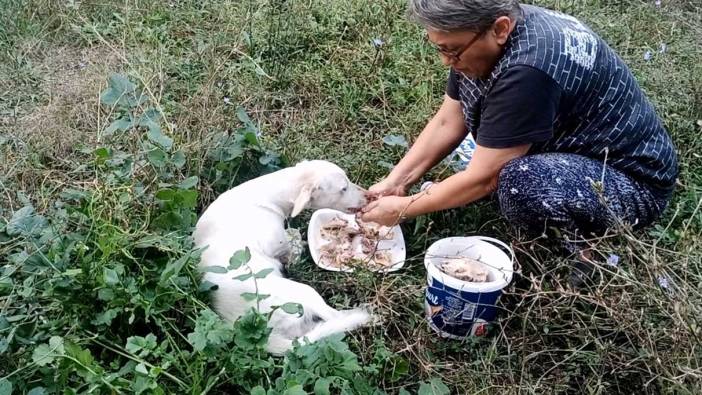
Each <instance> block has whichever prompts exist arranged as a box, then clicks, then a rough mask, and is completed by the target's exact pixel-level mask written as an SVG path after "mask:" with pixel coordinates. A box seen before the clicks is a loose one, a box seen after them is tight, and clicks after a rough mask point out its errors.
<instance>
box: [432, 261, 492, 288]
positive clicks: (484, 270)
mask: <svg viewBox="0 0 702 395" xmlns="http://www.w3.org/2000/svg"><path fill="white" fill-rule="evenodd" d="M439 268H440V269H441V271H443V272H444V273H446V274H448V275H449V276H451V277H454V278H457V279H459V280H463V281H470V282H474V283H484V282H486V281H488V274H489V273H490V269H489V268H488V266H487V265H486V264H484V263H482V262H480V261H479V260H477V259H473V258H468V257H456V258H450V259H447V260H446V261H444V262H443V263H441V265H440V266H439Z"/></svg>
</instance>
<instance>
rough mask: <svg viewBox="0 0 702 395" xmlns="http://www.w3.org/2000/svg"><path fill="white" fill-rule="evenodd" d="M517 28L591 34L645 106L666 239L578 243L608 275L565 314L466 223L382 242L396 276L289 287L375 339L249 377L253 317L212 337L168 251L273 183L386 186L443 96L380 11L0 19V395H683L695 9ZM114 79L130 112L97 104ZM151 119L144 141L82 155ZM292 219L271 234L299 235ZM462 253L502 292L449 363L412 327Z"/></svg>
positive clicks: (695, 195) (687, 364)
mask: <svg viewBox="0 0 702 395" xmlns="http://www.w3.org/2000/svg"><path fill="white" fill-rule="evenodd" d="M536 3H537V4H540V5H543V6H547V7H550V8H554V9H558V10H562V11H565V12H567V13H570V14H572V15H575V16H577V17H579V18H581V19H582V20H584V21H586V22H587V23H588V24H589V25H590V26H592V27H593V28H594V30H596V31H597V32H598V33H600V34H601V35H602V36H603V37H604V38H605V39H606V40H607V41H608V42H609V43H610V44H611V45H612V46H613V47H614V48H615V49H616V50H617V51H618V52H619V53H620V55H621V56H622V57H623V58H624V59H625V61H626V62H627V63H628V64H629V65H631V67H632V69H633V71H634V73H635V75H636V76H637V78H638V79H639V81H640V83H641V85H642V86H643V88H644V90H645V91H646V92H647V94H648V96H649V97H650V99H651V100H652V101H653V102H654V104H655V106H656V108H657V111H658V112H659V114H660V115H661V117H662V119H663V120H664V122H665V125H666V127H667V129H668V130H669V131H670V133H671V134H672V136H673V138H674V140H675V143H676V145H677V147H678V150H679V156H680V162H681V175H680V180H679V186H678V188H677V191H676V195H675V198H674V200H673V202H672V203H671V205H670V207H669V208H668V210H667V211H666V214H665V216H664V218H662V219H661V220H660V221H659V222H658V224H657V225H655V226H654V227H651V228H648V229H645V230H643V231H640V232H631V231H630V230H627V229H622V230H621V232H619V233H618V234H614V233H613V234H611V235H606V236H604V237H601V238H598V239H593V240H591V243H592V245H593V248H594V249H595V250H596V252H597V254H598V255H599V257H600V258H601V260H602V262H605V260H606V259H607V258H608V257H609V256H610V255H618V256H619V257H620V261H619V265H618V266H617V267H612V266H609V265H606V264H602V266H601V267H600V271H601V282H600V283H599V284H598V285H597V287H596V289H595V290H594V291H592V292H589V293H575V292H572V291H570V290H569V289H567V288H566V287H565V282H564V280H563V275H564V274H565V273H566V272H567V268H568V264H569V263H568V261H567V259H565V258H563V257H561V256H560V255H559V254H558V253H557V252H556V251H551V250H550V249H549V247H548V246H547V243H545V242H544V241H543V240H536V241H534V240H525V239H524V238H523V237H522V236H521V235H519V234H515V233H514V232H513V231H512V230H511V229H510V228H509V227H508V226H507V224H505V223H504V222H503V221H502V220H501V219H500V218H499V215H498V213H497V212H496V210H495V207H494V205H493V204H492V203H491V202H489V201H486V202H481V203H478V204H476V205H473V206H471V207H468V208H463V209H458V210H451V211H447V212H441V213H436V214H433V215H430V216H425V217H421V218H419V219H417V220H415V221H410V222H408V223H406V224H405V225H403V226H404V228H403V230H404V233H405V236H406V240H407V243H408V246H409V248H408V256H409V257H410V259H409V260H408V262H407V264H406V266H405V268H404V269H403V270H402V271H400V272H398V273H394V274H390V275H386V276H378V275H374V274H371V273H363V272H361V273H356V274H353V275H346V274H337V273H328V272H321V271H319V270H317V269H316V267H315V266H314V264H313V263H312V262H311V259H310V258H309V254H307V253H305V254H303V257H302V259H301V261H300V262H298V263H297V264H296V265H295V266H293V267H292V276H293V277H294V278H296V279H298V280H300V281H303V282H305V283H308V284H310V285H312V286H313V287H315V288H316V289H317V290H319V291H320V292H321V293H322V294H323V295H324V297H325V298H326V299H327V300H328V301H329V303H330V304H332V305H333V306H336V307H339V308H341V307H349V306H355V305H357V304H359V303H369V304H370V305H371V306H373V308H374V309H375V310H376V311H377V312H378V313H379V314H380V315H381V316H382V317H383V324H382V325H376V326H372V327H370V328H366V329H363V330H360V331H357V332H354V333H352V334H350V335H349V336H347V337H346V339H345V340H344V341H343V342H342V341H341V340H338V339H332V340H330V341H328V342H322V343H320V344H319V345H316V346H314V347H309V346H308V347H301V348H299V349H297V350H296V351H295V352H294V353H293V354H291V355H289V356H288V357H286V358H285V359H273V358H270V357H268V356H267V355H266V354H265V353H263V352H262V351H261V344H262V343H261V342H262V340H261V339H265V332H266V331H265V317H261V316H257V315H250V316H247V319H246V320H241V321H240V322H238V323H237V324H236V326H235V327H232V326H231V325H227V324H225V323H223V322H221V321H219V320H218V319H217V318H216V317H215V316H212V315H211V314H209V313H208V311H209V310H208V308H207V292H206V289H202V288H201V287H200V286H199V278H198V274H197V272H196V270H195V269H194V268H195V262H196V260H197V256H196V253H193V252H192V251H191V244H190V241H189V239H188V237H187V236H188V234H189V226H191V224H192V220H193V218H194V217H193V216H194V215H196V213H199V212H200V211H201V210H202V208H203V207H204V206H206V205H207V203H208V202H210V201H212V200H213V199H214V198H215V197H216V196H217V194H219V193H221V192H222V191H224V190H226V189H227V188H229V187H231V186H232V185H235V184H236V183H238V182H241V181H242V180H245V179H247V178H249V177H253V176H255V175H257V174H261V173H262V172H265V171H269V170H271V169H273V168H275V166H277V165H282V163H294V162H296V161H298V160H301V159H305V158H315V159H317V158H318V159H329V160H332V161H334V162H336V163H338V164H339V165H341V166H342V167H344V168H345V169H347V171H348V173H349V174H350V175H351V177H352V179H354V180H356V181H357V182H358V183H360V184H361V185H364V186H369V185H370V184H372V183H373V182H375V181H376V180H378V179H379V178H380V177H382V176H383V175H384V174H385V173H386V172H387V171H388V169H387V166H388V163H394V162H395V161H396V160H397V159H398V158H400V157H401V155H402V154H403V151H404V148H403V147H401V146H388V145H386V144H384V143H383V138H384V137H385V136H388V135H399V136H404V137H405V138H406V139H407V140H408V141H412V138H413V136H416V134H417V133H418V132H419V131H420V130H421V128H422V126H423V125H424V123H425V122H426V121H427V119H428V117H429V116H431V114H432V113H433V111H435V109H436V108H437V105H438V104H439V102H440V99H441V96H442V93H443V90H444V86H445V77H446V70H445V69H444V68H442V66H441V65H440V63H439V59H438V58H437V56H436V55H435V54H434V53H432V52H431V51H430V49H429V48H428V47H427V46H425V45H424V44H423V39H422V31H421V29H420V28H419V27H417V26H414V25H412V24H410V23H408V22H407V21H406V20H405V19H404V14H403V10H404V2H403V1H400V0H381V1H376V2H370V3H369V2H365V1H359V0H349V1H339V0H324V1H318V2H311V1H299V0H297V1H276V0H271V1H268V2H263V1H262V2H258V1H253V0H242V1H236V2H207V1H205V2H195V1H178V2H175V1H173V2H147V1H140V0H137V1H132V2H123V3H110V2H107V3H104V2H92V1H89V2H53V1H48V0H33V1H19V0H4V1H2V4H0V5H1V8H2V9H3V13H2V14H1V15H0V60H1V61H0V81H1V83H0V196H2V199H0V393H8V391H7V389H8V388H10V387H11V388H12V389H13V390H14V391H15V393H25V392H28V391H30V390H34V392H33V393H35V394H36V393H42V392H41V390H42V389H43V390H44V391H46V392H50V393H54V392H64V393H83V392H113V393H122V392H127V393H130V392H137V393H141V392H147V393H152V392H153V393H203V392H211V393H246V392H250V391H253V393H265V392H260V391H262V390H263V388H265V389H271V391H270V392H269V393H271V394H273V393H283V392H285V391H288V392H287V393H303V392H304V391H307V392H316V393H325V392H324V388H325V385H327V384H328V385H330V386H331V388H332V391H331V392H334V393H337V392H339V391H348V393H373V391H376V392H375V393H379V391H385V392H387V393H400V392H401V391H403V390H406V391H409V392H410V393H415V392H419V393H432V392H433V393H437V394H438V393H449V392H450V393H457V394H458V393H460V394H463V393H583V392H584V393H607V394H609V393H670V394H695V393H699V392H700V391H701V390H702V350H701V349H700V347H701V343H700V337H701V336H702V329H700V326H701V325H700V318H699V317H700V316H702V310H701V309H700V306H702V297H701V295H702V288H701V287H700V284H702V275H701V274H700V273H701V272H702V257H701V254H700V247H701V245H700V240H702V238H701V236H702V211H700V202H702V162H701V160H700V155H699V152H700V150H701V148H702V147H701V146H700V144H701V143H700V140H699V139H698V138H697V136H698V135H699V133H700V132H702V122H701V121H700V120H702V51H701V48H702V42H700V39H699V37H700V35H701V34H702V9H701V8H700V6H699V5H698V4H696V2H694V1H692V0H669V1H665V0H664V1H663V2H662V5H661V6H660V7H657V6H656V5H655V3H654V2H653V1H641V0H622V1H616V2H613V1H602V0H582V1H580V0H572V1H559V0H540V1H537V2H536ZM376 38H380V39H382V41H383V44H382V45H381V46H374V45H373V44H372V40H373V39H376ZM661 44H665V45H666V49H665V51H664V52H661V50H660V49H661ZM646 51H651V53H652V55H653V56H652V58H651V59H650V60H644V54H645V53H646ZM112 73H122V74H123V75H125V76H127V78H128V79H129V80H130V81H131V82H133V83H134V84H135V86H136V87H135V90H134V94H135V98H139V97H143V99H142V101H143V102H141V103H139V104H135V105H120V104H119V103H112V104H111V105H110V104H105V100H103V101H102V102H101V100H100V94H101V92H103V91H104V90H105V89H106V88H108V87H110V89H114V88H115V86H114V82H113V83H112V85H109V86H108V78H109V76H110V75H111V74H112ZM108 102H109V101H108ZM239 108H241V109H243V110H244V112H245V113H246V114H248V117H250V120H249V119H247V118H246V117H245V116H244V115H243V113H242V111H241V110H238V109H239ZM149 110H151V111H152V112H149ZM154 113H156V114H160V117H157V118H156V117H154V118H155V123H156V127H153V125H151V126H148V125H146V124H145V125H144V126H139V127H135V128H127V129H128V130H126V131H117V132H116V133H114V134H112V135H110V134H109V133H106V131H107V130H108V128H109V126H110V125H111V124H112V123H113V122H114V121H115V120H119V119H125V120H127V119H129V116H132V117H134V118H139V119H142V118H140V117H143V116H145V114H154ZM147 118H148V116H147ZM149 119H150V118H149ZM151 128H153V130H152V134H150V135H147V133H146V130H147V129H148V130H151ZM257 131H258V132H260V137H259V138H258V139H255V138H253V137H252V136H253V135H255V133H256V132H257ZM245 136H248V139H246V137H245ZM164 137H165V138H166V140H164ZM167 138H171V139H172V140H173V142H172V143H171V144H168V141H167ZM277 155H279V157H278V156H277ZM279 158H280V159H279ZM279 160H280V162H279ZM447 174H449V173H448V169H445V168H440V169H437V170H436V171H434V172H433V173H432V174H431V175H430V176H429V178H441V177H444V176H446V175H447ZM192 177H197V178H196V179H195V178H192ZM306 219H307V218H305V217H303V218H300V219H296V220H295V221H293V222H292V226H293V227H297V228H300V229H301V231H302V232H303V234H304V231H305V228H306ZM242 226H245V225H242ZM462 234H481V235H488V236H494V237H497V238H499V239H502V240H509V241H510V242H511V243H512V245H513V246H514V248H515V249H516V250H517V252H518V254H517V259H518V263H519V267H520V275H519V276H517V278H516V280H515V281H514V282H513V284H512V285H511V286H510V287H509V289H508V290H507V292H506V294H505V295H504V296H503V297H502V299H501V301H500V308H501V309H502V312H501V313H500V316H499V320H498V321H497V322H496V323H495V324H494V325H493V327H492V328H491V331H490V334H489V336H487V337H484V338H478V339H474V340H471V341H469V342H465V343H459V342H453V341H443V340H440V339H438V338H437V337H436V336H435V335H434V334H433V333H432V332H431V331H430V329H429V328H428V327H427V325H426V323H425V321H424V316H423V287H424V284H425V272H424V269H423V266H422V255H423V252H424V250H425V249H426V248H427V247H428V246H429V245H430V244H431V243H432V242H433V241H435V240H438V239H440V238H442V237H446V236H450V235H462ZM661 284H663V286H662V285H661ZM666 285H667V286H666ZM347 344H348V346H347ZM347 347H348V348H347ZM442 383H443V384H442ZM315 385H318V386H319V387H315ZM444 386H445V387H444ZM315 388H316V390H315ZM295 391H297V392H295ZM301 391H302V392H301Z"/></svg>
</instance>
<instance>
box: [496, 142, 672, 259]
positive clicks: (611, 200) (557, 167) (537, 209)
mask: <svg viewBox="0 0 702 395" xmlns="http://www.w3.org/2000/svg"><path fill="white" fill-rule="evenodd" d="M603 168H604V169H603ZM603 170H604V172H603ZM497 198H498V200H499V205H500V211H501V212H502V214H503V215H504V216H505V217H506V218H507V220H508V221H509V222H510V223H511V224H512V225H514V226H516V227H518V228H520V229H522V230H525V231H526V232H527V233H528V234H529V235H531V236H538V235H541V234H543V233H544V232H545V230H546V229H547V228H549V227H555V228H557V229H559V230H562V231H563V230H564V231H566V232H572V233H574V234H579V235H582V234H589V233H594V234H600V233H602V232H604V231H605V230H606V229H608V228H612V227H614V226H616V225H618V224H620V223H627V224H630V225H632V226H633V227H635V228H636V227H641V226H645V225H648V224H650V223H651V222H653V221H654V220H656V219H657V218H658V217H659V216H660V215H661V213H662V212H663V210H664V209H665V206H666V205H667V203H668V200H669V198H665V197H657V196H655V195H654V194H653V193H652V192H651V191H650V188H649V187H647V186H645V185H643V184H641V183H639V182H637V181H634V180H633V179H631V178H630V177H629V176H627V175H625V174H624V173H622V172H620V171H618V170H616V169H614V168H612V167H610V166H604V165H603V163H602V162H599V161H597V160H594V159H590V158H587V157H584V156H580V155H575V154H563V153H544V154H535V155H529V156H524V157H521V158H517V159H514V160H512V161H510V162H509V163H507V165H505V167H504V168H503V169H502V171H501V172H500V176H499V179H498V187H497ZM566 248H567V249H568V250H570V251H571V252H573V248H574V246H573V245H570V246H568V245H567V246H566Z"/></svg>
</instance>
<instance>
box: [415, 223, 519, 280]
mask: <svg viewBox="0 0 702 395" xmlns="http://www.w3.org/2000/svg"><path fill="white" fill-rule="evenodd" d="M452 241H458V242H461V243H469V242H476V243H480V244H482V245H483V246H485V247H486V248H495V249H496V250H497V251H499V252H500V253H501V254H503V255H504V256H505V257H506V258H507V259H508V261H509V264H510V265H511V267H504V266H503V267H498V268H495V267H492V266H491V267H490V270H491V271H492V272H493V273H495V272H497V273H499V274H498V275H497V279H495V280H493V281H490V282H483V283H476V282H470V281H464V280H460V279H457V278H455V277H451V276H450V275H448V274H446V273H444V272H443V271H441V269H439V268H438V267H437V266H436V265H434V263H433V262H432V259H433V258H434V257H435V256H434V255H431V254H430V252H431V251H432V250H433V249H436V248H438V246H441V245H442V244H444V243H448V242H452ZM496 245H498V246H500V247H502V248H503V249H506V250H507V251H508V252H509V255H507V254H506V253H505V251H503V250H502V249H500V248H498V247H497V246H496ZM488 266H490V265H488ZM424 267H425V269H426V270H427V275H428V279H429V278H434V279H438V280H439V281H441V283H442V284H444V285H446V286H449V287H451V288H455V289H457V290H459V291H461V292H474V293H486V292H495V291H501V290H502V289H504V288H505V287H507V286H508V285H509V283H510V282H511V281H512V277H513V274H514V271H515V270H514V252H513V251H512V249H511V248H510V247H509V246H507V244H505V243H503V242H501V241H500V240H497V239H493V238H491V237H485V236H455V237H446V238H443V239H439V240H437V241H435V242H434V243H432V245H430V246H429V248H428V249H427V252H426V253H425V255H424ZM500 274H501V275H500Z"/></svg>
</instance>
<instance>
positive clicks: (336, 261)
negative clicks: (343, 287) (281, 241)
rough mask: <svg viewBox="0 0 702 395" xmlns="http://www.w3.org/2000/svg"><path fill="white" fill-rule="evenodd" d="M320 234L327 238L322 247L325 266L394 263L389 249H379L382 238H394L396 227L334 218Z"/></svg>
mask: <svg viewBox="0 0 702 395" xmlns="http://www.w3.org/2000/svg"><path fill="white" fill-rule="evenodd" d="M320 236H321V237H322V239H323V240H325V241H326V243H325V244H323V245H322V246H321V247H320V249H319V252H320V259H321V262H322V264H323V265H325V266H330V267H335V268H342V267H348V266H351V265H353V264H355V263H357V262H360V263H363V264H365V265H368V266H372V267H387V266H391V265H392V256H391V254H390V252H389V251H377V249H378V243H379V242H380V240H387V239H392V238H393V237H394V235H393V232H392V228H389V227H387V226H381V225H378V224H374V223H368V222H361V221H360V220H359V221H358V222H357V223H350V221H347V220H345V219H343V218H341V217H338V216H337V217H334V218H332V219H331V220H329V221H328V222H326V223H325V224H323V225H322V226H321V228H320Z"/></svg>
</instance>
